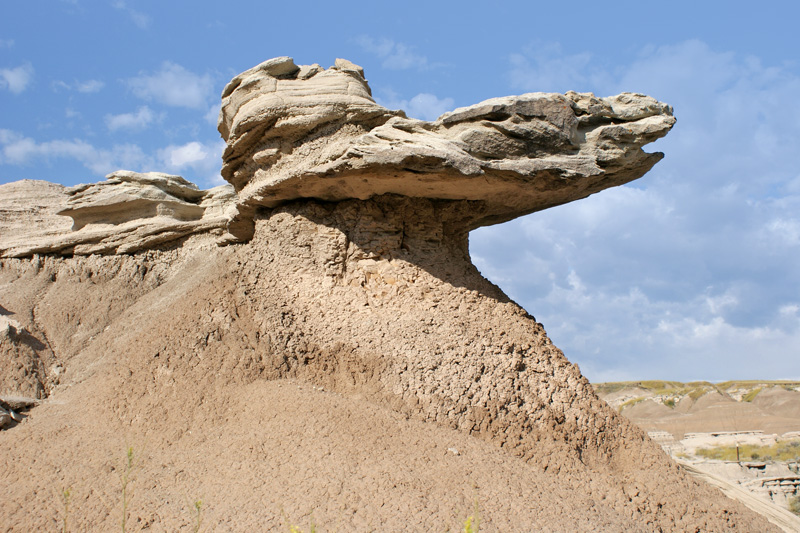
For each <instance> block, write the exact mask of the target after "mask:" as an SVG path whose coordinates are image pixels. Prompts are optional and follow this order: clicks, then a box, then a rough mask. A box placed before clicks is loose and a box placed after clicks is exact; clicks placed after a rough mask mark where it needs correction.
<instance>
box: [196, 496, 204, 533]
mask: <svg viewBox="0 0 800 533" xmlns="http://www.w3.org/2000/svg"><path fill="white" fill-rule="evenodd" d="M194 511H195V516H194V518H195V522H194V533H199V531H200V525H201V524H202V523H203V502H201V501H200V500H195V502H194Z"/></svg>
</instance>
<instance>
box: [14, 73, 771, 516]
mask: <svg viewBox="0 0 800 533" xmlns="http://www.w3.org/2000/svg"><path fill="white" fill-rule="evenodd" d="M223 100H224V101H223V107H222V112H221V115H220V131H221V132H222V133H223V135H224V136H225V137H226V138H227V140H228V143H229V146H228V149H227V150H226V153H225V156H224V157H225V161H224V167H223V175H224V176H225V177H226V179H228V180H229V181H231V183H233V184H234V186H235V188H236V190H237V192H238V196H237V198H238V199H237V208H238V215H237V216H236V217H234V218H233V219H232V221H231V223H230V224H228V229H229V230H231V232H233V233H237V234H238V235H239V237H240V238H241V237H247V239H248V241H247V242H245V243H242V244H238V245H233V246H227V247H215V246H213V237H214V236H213V235H212V234H211V233H200V234H197V235H196V236H195V237H193V238H196V239H198V241H197V242H194V241H187V242H186V243H183V244H181V245H172V246H162V245H161V244H160V243H155V242H151V243H145V244H144V246H146V247H148V249H141V250H140V251H139V252H138V253H135V254H131V255H108V256H98V255H90V256H78V255H77V254H76V255H75V256H73V257H53V256H47V257H34V258H31V259H24V258H17V259H2V260H0V303H2V305H3V306H4V308H5V309H6V310H7V311H8V312H10V313H14V314H15V316H18V317H20V318H19V322H20V324H21V325H22V326H23V327H25V328H27V329H28V330H29V331H31V332H33V333H34V334H36V335H40V336H41V338H43V339H45V340H46V341H47V342H46V343H47V344H48V345H49V346H52V349H53V353H54V354H55V357H56V359H57V362H58V363H59V364H61V365H62V366H63V368H64V369H65V370H64V372H63V374H62V376H61V378H60V380H59V385H58V386H57V387H55V388H54V391H55V392H54V393H52V394H51V398H53V399H58V400H59V401H60V402H61V403H56V402H52V403H46V404H44V405H42V406H39V407H36V408H35V409H33V410H32V411H31V416H30V418H29V419H27V420H25V421H23V423H22V424H19V426H18V427H14V428H13V429H12V430H10V431H5V432H1V433H0V446H2V447H3V449H4V450H9V451H8V453H7V454H6V456H5V457H2V458H0V460H2V461H5V463H4V464H2V465H0V466H2V467H3V469H4V470H3V471H4V476H3V477H2V480H0V498H2V499H3V500H4V501H5V502H8V505H6V506H3V507H2V508H0V523H4V524H10V527H11V528H12V529H14V528H16V529H20V530H36V529H37V528H38V529H42V528H46V527H48V524H49V525H52V517H50V516H47V515H46V513H45V512H43V511H39V512H32V511H31V509H30V504H29V502H30V501H33V499H34V496H35V495H36V494H40V493H44V491H46V490H47V488H52V487H53V486H56V487H58V486H68V484H71V483H72V481H71V479H74V478H78V479H87V478H91V479H92V485H91V491H92V493H97V494H98V495H102V497H101V498H88V499H87V500H86V501H87V503H86V504H85V505H84V506H83V507H82V514H81V517H80V519H79V520H81V523H80V524H76V528H79V529H81V528H82V529H109V528H112V527H115V526H116V524H117V521H116V517H114V516H111V515H110V514H109V512H108V509H107V507H106V506H104V505H102V501H105V500H108V501H113V495H115V494H116V493H117V492H118V490H119V477H118V474H119V472H118V471H115V470H114V468H113V465H112V464H111V461H109V460H108V459H106V458H107V457H110V456H113V454H114V452H115V447H117V450H116V451H124V449H125V447H126V446H129V445H130V443H131V442H134V443H135V442H140V443H146V444H144V445H143V446H145V447H146V449H147V452H146V455H145V457H144V458H143V459H142V462H141V463H140V464H141V465H142V466H141V470H140V471H139V472H140V473H139V474H138V475H139V476H140V478H139V479H140V480H141V485H140V486H141V487H147V490H141V491H140V492H139V493H138V494H140V495H141V498H142V500H140V502H141V505H139V506H137V513H138V518H139V519H140V520H139V522H140V523H141V524H142V527H148V528H151V529H165V530H176V529H180V528H182V527H186V522H185V521H182V519H181V518H180V517H177V518H176V516H177V514H178V512H177V511H178V510H177V509H176V508H175V505H173V504H170V501H174V499H175V498H174V494H192V495H195V494H197V495H201V494H205V495H208V496H203V498H204V501H205V500H206V499H211V500H213V505H209V508H208V511H207V512H208V514H207V515H204V524H214V525H215V526H217V525H218V526H219V529H229V530H263V529H278V528H281V527H285V523H284V522H283V519H282V518H281V516H284V512H285V513H286V514H289V515H290V516H306V515H307V514H308V513H309V512H310V510H313V516H314V519H315V521H317V522H318V523H321V524H325V525H326V526H327V527H330V528H339V529H343V530H348V531H350V530H353V531H368V530H388V531H399V530H444V529H447V528H448V527H454V526H455V527H460V526H463V521H464V518H465V517H466V516H467V515H468V514H469V513H470V512H471V510H472V509H473V502H474V500H475V499H476V498H477V499H478V502H479V505H480V514H481V525H482V526H483V527H484V528H485V529H487V530H500V531H529V530H536V531H540V530H541V531H547V530H550V531H697V530H699V531H716V530H725V529H731V528H736V529H741V530H753V531H756V530H758V531H769V530H770V526H769V524H768V523H767V522H766V521H764V520H762V519H760V517H758V516H757V515H755V514H753V513H752V512H750V511H748V510H747V509H745V508H743V507H742V506H741V505H739V504H737V503H736V502H733V501H730V500H727V499H726V498H725V497H724V496H722V495H721V494H719V493H717V492H713V491H712V492H709V491H708V490H707V489H704V488H703V487H701V486H700V485H698V484H697V483H695V482H693V481H692V480H691V479H689V478H688V477H687V476H686V475H685V474H684V473H683V472H682V471H681V470H680V469H679V468H678V467H677V466H676V465H675V464H674V463H672V462H671V461H670V460H669V458H668V457H667V456H666V455H664V454H663V452H662V451H661V450H660V448H659V447H658V446H657V445H656V444H654V443H653V442H652V441H650V440H649V439H648V438H647V436H646V435H645V434H644V433H643V432H642V431H640V430H638V429H637V428H635V427H634V426H633V425H632V424H630V423H629V422H628V421H626V420H625V419H624V418H623V417H621V416H620V415H619V414H618V413H616V412H615V411H614V410H613V409H611V408H610V407H609V406H608V405H607V404H605V403H604V402H603V401H602V400H600V399H599V398H598V397H597V396H596V394H595V393H594V392H593V391H592V388H591V387H590V386H589V383H588V382H587V381H586V379H585V378H583V377H582V376H581V374H580V371H579V369H578V368H577V367H576V366H575V365H573V364H571V363H570V362H569V361H568V360H567V359H566V358H565V357H564V354H562V353H561V351H560V350H558V348H556V347H555V346H553V344H552V343H551V342H550V340H549V339H548V337H547V335H546V333H545V331H544V328H543V326H542V325H541V324H539V323H537V322H536V320H535V319H534V318H533V317H532V316H531V315H530V314H528V313H527V312H526V311H525V310H524V309H522V308H521V307H520V306H518V305H517V304H515V303H514V302H512V301H511V300H510V299H509V298H508V297H507V296H506V295H504V294H503V293H502V291H501V290H500V289H499V288H498V287H496V286H495V285H493V284H492V283H490V282H489V281H487V280H486V279H484V278H483V277H482V276H481V275H480V273H479V272H478V271H477V269H476V268H475V267H474V266H473V265H472V263H471V261H470V258H469V250H468V235H469V230H470V229H471V228H474V227H476V226H477V225H481V224H487V223H492V222H497V221H500V220H505V219H508V218H510V217H513V216H517V215H519V214H522V213H524V212H529V211H532V210H536V209H542V208H545V207H547V206H548V205H555V204H557V203H563V202H564V201H569V200H571V199H576V198H580V197H583V196H586V195H588V194H590V193H592V192H595V191H597V190H600V189H601V188H604V187H606V186H611V185H614V184H619V183H622V182H624V181H628V180H630V179H634V178H635V177H638V176H639V175H641V174H642V173H644V172H645V171H646V170H647V169H649V168H650V166H652V164H653V163H654V162H655V161H656V160H657V159H659V158H660V157H661V156H660V155H649V154H645V153H644V152H642V151H641V145H642V144H644V143H646V142H648V140H653V139H655V138H657V137H658V136H660V135H663V134H664V133H666V131H667V130H668V129H669V127H670V126H671V124H672V120H673V119H672V117H671V112H670V110H669V108H668V106H666V105H664V104H660V103H658V102H656V101H654V100H652V99H649V98H646V97H642V96H639V95H620V96H619V97H614V98H610V99H596V98H594V97H591V96H589V95H580V94H576V93H568V94H567V95H541V94H533V95H526V96H522V97H516V98H510V99H499V100H490V101H487V102H484V103H483V104H479V105H478V106H473V107H470V108H465V109H461V110H457V111H455V112H453V113H451V114H446V115H444V116H443V117H442V118H440V119H439V120H438V121H435V122H432V123H426V122H421V121H411V120H409V119H405V118H404V117H403V114H402V113H401V112H394V111H388V110H386V109H384V108H382V107H380V106H378V105H376V104H375V103H374V102H373V101H372V99H371V97H370V95H369V89H368V87H367V85H366V82H365V81H364V76H363V71H362V70H361V69H360V68H358V67H356V66H355V65H353V64H352V63H349V62H345V61H337V64H336V65H335V67H334V68H332V69H328V70H323V69H321V68H320V67H318V66H311V67H297V66H295V65H294V63H293V62H292V61H291V60H290V59H289V58H278V59H276V60H270V61H268V62H265V63H263V64H262V65H259V66H258V67H255V68H254V69H251V70H250V71H247V72H245V73H243V74H242V75H240V76H237V77H236V78H234V80H233V82H232V83H231V84H230V85H229V86H228V87H227V88H226V89H225V91H224V93H223ZM493 124H494V125H493ZM517 128H519V129H517ZM495 133H497V135H495ZM517 143H520V144H517ZM395 150H397V153H398V154H399V155H395V154H394V153H393V152H394V151H395ZM495 156H497V157H495ZM160 183H162V185H164V186H163V187H160V190H161V193H169V194H170V195H171V196H172V197H175V198H178V197H179V196H180V195H179V194H178V193H177V192H170V191H167V190H166V187H167V185H166V184H164V182H160ZM462 189H463V191H462V192H459V190H462ZM86 191H88V189H86V190H85V191H84V193H82V194H84V197H85V198H86V199H87V200H91V201H90V202H88V203H87V204H86V205H89V206H91V205H104V203H103V201H101V200H100V199H101V198H104V197H105V192H103V191H100V190H98V191H96V192H97V194H95V193H91V191H89V192H86ZM101 192H102V194H101ZM90 193H91V194H90ZM161 193H160V192H156V193H155V194H156V195H157V199H156V200H155V201H157V202H161V203H164V202H165V197H163V196H161ZM511 196H513V197H511ZM170 201H172V200H170ZM181 201H187V202H189V201H188V200H186V198H181ZM74 203H75V204H76V205H77V202H74ZM189 203H192V202H189ZM179 205H180V206H182V205H183V204H179ZM221 205H224V202H223V203H222V204H220V206H221ZM220 206H218V207H217V209H220V208H221V207H220ZM98 209H99V208H98ZM102 209H105V207H103V208H102ZM142 209H149V208H146V207H144V208H142ZM176 209H177V208H176ZM183 209H184V208H183V207H181V208H180V209H177V211H180V212H185V211H183ZM226 209H227V208H226ZM98 212H99V213H100V215H98V216H100V220H101V222H97V221H96V219H90V218H86V217H88V216H89V215H90V214H91V213H90V212H89V211H84V212H83V214H81V213H80V212H79V211H78V210H76V211H75V212H73V215H74V216H75V217H77V218H76V221H77V220H83V221H88V220H92V221H93V222H89V223H87V224H86V226H84V227H83V228H81V229H79V230H77V231H75V232H74V233H76V234H80V233H81V232H83V231H85V230H86V229H87V228H90V227H92V226H93V225H101V224H103V223H104V222H102V220H103V219H102V216H105V215H102V210H101V211H98ZM137 212H138V213H140V215H137V216H141V212H142V211H141V209H139V208H137ZM227 212H228V213H232V210H231V211H227ZM81 217H84V218H81ZM154 218H158V216H156V217H154ZM137 220H141V218H137ZM145 220H149V219H147V218H146V219H145ZM171 220H174V219H171ZM201 220H202V219H201ZM123 224H124V223H123ZM111 225H112V226H113V225H114V224H111ZM248 228H249V229H248ZM248 232H249V233H248ZM137 242H140V243H141V242H143V241H137ZM189 243H191V244H192V245H189ZM106 250H109V251H111V252H114V253H117V254H119V253H120V251H122V249H121V248H120V247H117V248H106ZM323 389H324V392H323ZM298 391H300V392H298ZM87 400H88V401H87ZM87 405H91V409H87V408H86V406H87ZM43 435H44V438H43V437H42V436H43ZM55 438H58V439H59V442H61V443H63V444H64V445H63V446H62V450H61V451H60V454H59V456H58V459H57V460H52V459H48V458H47V456H46V454H44V455H40V456H37V457H36V460H33V459H31V456H30V454H37V453H39V454H42V453H43V452H42V450H43V449H46V448H45V446H44V445H43V444H42V442H47V441H48V440H49V439H55ZM451 448H452V449H454V450H457V451H458V453H457V454H456V453H453V452H452V451H448V450H449V449H451ZM87 458H88V459H87ZM54 461H55V462H57V463H58V466H59V468H55V467H54V465H53V464H52V463H53V462H54ZM65 464H67V465H69V466H68V467H66V466H64V465H65ZM487 465H489V466H487ZM97 472H100V474H97ZM32 473H35V475H31V474H32ZM12 486H13V490H11V489H10V487H12ZM297 487H303V490H300V491H299V490H297ZM87 492H88V489H87ZM191 497H192V498H193V497H194V496H191ZM96 502H99V503H96ZM204 509H205V507H204Z"/></svg>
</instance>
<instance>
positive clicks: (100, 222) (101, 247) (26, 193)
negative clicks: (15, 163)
mask: <svg viewBox="0 0 800 533" xmlns="http://www.w3.org/2000/svg"><path fill="white" fill-rule="evenodd" d="M0 187H2V188H3V189H0V225H2V226H4V227H5V229H6V231H3V233H2V234H0V256H2V257H23V256H29V255H32V254H34V253H58V254H62V255H71V254H76V255H89V254H93V253H100V254H108V253H131V252H134V251H137V250H141V249H147V248H152V247H155V246H161V245H163V244H165V243H169V242H173V241H176V240H180V239H183V238H185V237H187V236H189V235H193V234H213V235H216V236H219V237H224V234H225V230H224V228H225V226H226V225H227V224H228V222H229V221H230V219H231V218H232V217H233V216H234V215H235V214H236V207H235V205H234V200H235V197H236V194H235V192H234V191H233V188H232V187H231V186H229V185H223V186H219V187H215V188H213V189H210V190H207V191H206V190H200V189H198V188H197V186H196V185H194V184H193V183H190V182H188V181H186V180H185V179H183V178H182V177H180V176H172V175H169V174H162V173H158V172H148V173H137V172H130V171H125V170H120V171H117V172H113V173H111V174H109V175H108V176H107V177H106V181H102V182H99V183H92V184H86V185H77V186H75V187H67V188H65V187H61V186H53V184H48V183H46V182H33V181H23V182H16V183H11V184H8V185H3V186H0ZM6 190H8V191H9V194H3V193H5V192H6ZM26 200H27V201H28V203H27V206H28V207H27V208H22V207H20V206H21V205H22V204H23V203H24V201H26ZM25 209H27V211H26V210H25ZM70 219H71V220H72V223H71V224H70V223H69V221H70Z"/></svg>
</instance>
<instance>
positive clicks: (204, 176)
mask: <svg viewBox="0 0 800 533" xmlns="http://www.w3.org/2000/svg"><path fill="white" fill-rule="evenodd" d="M224 150H225V142H224V141H223V140H221V139H220V140H218V141H212V142H208V143H200V142H197V141H192V142H189V143H186V144H182V145H170V146H167V147H166V148H163V149H161V150H159V151H158V159H159V160H160V161H161V163H162V165H163V167H164V168H165V169H166V170H167V171H169V172H178V173H181V172H185V171H187V170H191V171H192V172H193V174H195V175H196V176H198V177H199V178H200V179H201V180H202V181H203V184H204V186H211V185H221V184H223V183H225V181H224V180H223V179H222V176H221V175H220V168H221V167H222V152H223V151H224Z"/></svg>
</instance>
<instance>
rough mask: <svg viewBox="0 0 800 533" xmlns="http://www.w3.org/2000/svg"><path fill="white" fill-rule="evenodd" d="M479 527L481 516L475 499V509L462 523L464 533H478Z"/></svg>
mask: <svg viewBox="0 0 800 533" xmlns="http://www.w3.org/2000/svg"><path fill="white" fill-rule="evenodd" d="M480 527H481V514H480V509H478V498H475V507H474V508H473V509H472V515H470V516H469V517H467V520H466V521H465V522H464V533H478V532H479V531H480Z"/></svg>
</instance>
